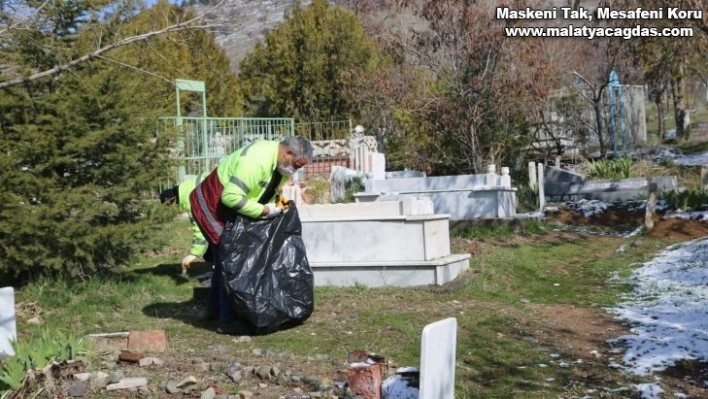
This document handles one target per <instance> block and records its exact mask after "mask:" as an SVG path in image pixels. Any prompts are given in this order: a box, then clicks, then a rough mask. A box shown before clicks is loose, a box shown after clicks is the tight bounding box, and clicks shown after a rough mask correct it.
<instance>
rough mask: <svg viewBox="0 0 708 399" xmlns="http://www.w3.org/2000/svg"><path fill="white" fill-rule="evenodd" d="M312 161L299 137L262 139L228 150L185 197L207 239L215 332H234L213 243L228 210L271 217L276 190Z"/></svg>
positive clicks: (276, 209) (276, 211)
mask: <svg viewBox="0 0 708 399" xmlns="http://www.w3.org/2000/svg"><path fill="white" fill-rule="evenodd" d="M311 160H312V143H310V141H309V140H308V139H306V138H304V137H302V136H292V137H289V138H286V139H285V140H283V141H281V142H277V141H269V140H262V141H257V142H254V143H251V144H249V145H248V146H246V147H243V148H241V149H239V150H236V151H235V152H234V153H232V154H231V155H229V157H228V158H226V159H225V160H224V161H223V162H221V163H220V164H219V166H218V167H217V168H216V169H215V170H214V171H212V172H211V173H210V174H209V175H208V176H207V178H206V179H204V181H202V182H201V183H200V184H199V185H197V187H196V188H195V189H194V191H193V192H192V194H190V196H189V200H190V202H191V206H192V217H193V218H194V220H195V222H196V223H197V225H198V226H199V227H200V228H201V230H202V232H203V233H204V237H206V239H207V240H208V241H209V245H210V247H211V251H212V254H213V257H214V273H213V274H212V281H211V286H212V290H211V293H210V297H209V308H208V310H207V316H206V317H207V318H211V319H215V318H218V320H219V328H218V329H217V332H218V333H220V334H232V333H237V328H236V326H233V325H232V322H233V314H232V311H231V303H230V300H229V298H228V294H227V292H226V282H225V281H222V277H223V276H222V265H221V259H219V256H218V254H219V251H218V245H219V240H220V238H221V233H222V232H223V230H224V225H225V223H226V220H227V219H228V215H229V213H231V212H237V213H239V214H241V215H244V216H247V217H251V218H274V217H276V216H277V215H278V214H279V213H280V212H282V209H281V208H279V207H277V206H276V204H275V200H276V198H275V197H276V194H277V192H278V190H279V189H280V188H281V187H282V186H283V185H284V184H285V183H286V182H287V181H288V179H289V178H290V176H292V174H293V173H295V172H296V171H297V170H298V169H301V168H302V167H304V166H305V165H307V163H308V162H310V161H311Z"/></svg>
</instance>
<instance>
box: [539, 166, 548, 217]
mask: <svg viewBox="0 0 708 399" xmlns="http://www.w3.org/2000/svg"><path fill="white" fill-rule="evenodd" d="M537 169H538V208H539V209H538V210H539V211H541V212H543V208H544V207H545V206H546V192H545V191H544V189H543V184H544V180H543V164H542V163H539V164H538V167H537Z"/></svg>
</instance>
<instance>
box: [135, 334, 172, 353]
mask: <svg viewBox="0 0 708 399" xmlns="http://www.w3.org/2000/svg"><path fill="white" fill-rule="evenodd" d="M128 350H130V351H135V352H164V351H166V350H167V334H165V332H164V331H162V330H147V331H131V332H130V335H129V336H128Z"/></svg>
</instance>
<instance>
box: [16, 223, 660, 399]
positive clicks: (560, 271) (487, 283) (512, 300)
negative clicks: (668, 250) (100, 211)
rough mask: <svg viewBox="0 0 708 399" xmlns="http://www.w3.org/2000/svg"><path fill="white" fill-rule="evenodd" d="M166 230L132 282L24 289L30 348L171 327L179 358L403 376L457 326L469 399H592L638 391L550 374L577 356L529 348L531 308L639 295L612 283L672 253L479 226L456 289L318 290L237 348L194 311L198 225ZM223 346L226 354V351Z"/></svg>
mask: <svg viewBox="0 0 708 399" xmlns="http://www.w3.org/2000/svg"><path fill="white" fill-rule="evenodd" d="M166 231H169V232H171V233H172V234H174V237H173V245H172V247H170V248H166V249H165V250H164V251H162V252H161V253H159V254H151V255H150V256H148V257H145V258H144V259H142V261H141V262H140V263H139V264H136V265H135V266H134V267H133V268H132V269H130V270H127V271H125V272H123V273H118V274H116V275H115V276H112V277H105V276H104V277H100V276H95V277H91V278H88V279H87V280H85V281H68V280H65V279H59V280H51V279H41V280H39V281H36V282H34V283H31V284H29V285H27V286H25V287H21V288H20V289H18V291H17V298H16V302H17V304H18V307H19V308H23V306H25V305H27V304H34V307H35V308H36V309H39V315H40V316H41V317H42V318H43V319H44V321H45V325H44V326H41V327H40V326H35V325H31V324H28V323H27V322H26V318H24V317H20V318H19V325H18V331H19V339H20V340H28V339H30V337H31V336H32V335H33V334H38V333H40V331H41V330H42V329H44V328H49V329H56V330H57V331H69V328H70V327H71V329H72V330H73V331H75V332H76V333H77V334H82V335H84V334H90V333H108V332H119V331H131V330H141V329H163V330H165V331H166V332H167V334H168V336H169V337H170V350H171V352H173V353H176V354H182V355H184V356H187V357H192V356H217V355H215V353H223V354H224V356H227V357H228V358H230V359H233V358H234V357H235V358H239V357H240V356H245V355H247V354H248V353H250V350H251V349H252V348H254V347H260V348H265V349H268V350H270V351H272V352H274V353H288V354H291V355H292V356H294V357H295V358H297V359H306V358H308V357H309V358H312V357H321V358H324V359H341V358H344V357H346V354H347V353H348V352H349V351H350V350H353V349H364V350H367V351H370V352H375V353H378V354H383V355H385V356H386V357H387V358H389V359H391V360H393V361H394V362H395V364H396V365H398V366H406V365H413V366H418V365H419V364H418V363H419V356H420V334H421V331H422V329H423V327H424V326H425V325H426V324H428V323H430V322H433V321H436V320H440V319H443V318H446V317H455V318H457V320H458V341H457V363H458V368H457V370H456V383H457V392H458V397H460V398H512V397H513V398H558V397H561V395H566V394H569V393H573V394H578V395H579V396H583V392H584V391H583V390H584V389H587V388H593V387H594V388H597V389H601V388H602V387H604V386H610V385H611V384H613V383H616V384H620V385H621V384H626V383H627V381H626V380H625V379H624V377H622V376H621V375H620V374H619V373H613V372H612V371H610V370H607V367H606V364H602V365H597V369H592V368H591V367H593V366H592V365H584V366H583V367H570V368H559V367H547V368H542V367H540V366H539V364H543V363H546V364H548V363H549V361H550V359H549V354H550V353H555V352H560V351H563V350H567V348H564V347H554V345H555V344H556V343H554V342H553V340H552V339H551V340H546V341H542V342H535V341H532V340H528V339H526V337H528V336H534V335H537V334H538V331H541V330H544V329H545V328H546V326H545V325H544V324H543V320H537V319H534V318H532V317H530V316H529V311H530V308H528V307H529V306H532V305H544V306H553V305H567V306H583V307H591V306H606V305H611V304H613V303H614V302H615V301H616V300H617V294H618V293H620V292H622V291H623V290H626V289H628V287H626V286H609V285H608V284H607V279H608V277H609V276H610V275H611V274H613V273H620V274H625V275H626V274H627V273H628V272H629V271H630V270H631V268H632V266H631V265H633V264H636V263H637V262H641V261H645V260H647V259H649V257H651V255H652V253H654V252H655V251H656V250H658V249H660V248H662V247H663V244H662V243H660V242H656V241H653V240H651V239H648V238H642V240H643V241H644V243H643V245H642V246H641V250H627V251H625V252H624V253H621V254H616V253H615V251H616V249H617V248H618V247H619V246H621V245H622V244H626V243H627V240H625V239H610V238H602V239H592V238H585V239H581V238H577V237H571V236H570V235H567V236H562V235H551V234H549V232H550V231H552V227H551V226H547V225H545V224H543V223H541V222H538V221H534V222H528V223H527V224H525V225H524V226H522V227H519V226H516V227H508V226H507V227H491V226H488V227H484V228H473V227H469V228H467V229H463V230H461V232H457V233H455V234H456V235H455V237H453V239H454V240H470V239H472V238H474V239H475V240H478V241H480V242H482V245H483V246H482V250H481V251H480V252H479V253H475V254H474V256H472V258H471V261H470V266H471V267H470V270H469V271H467V272H466V273H464V274H463V275H462V276H460V277H458V279H456V280H455V281H454V282H453V283H451V284H449V285H448V286H444V287H416V288H367V287H365V286H362V285H358V286H354V287H348V288H332V287H317V288H316V291H315V293H316V297H315V298H316V299H315V300H316V302H315V303H316V308H315V312H314V314H313V315H312V317H311V318H310V319H309V320H308V321H307V322H306V323H305V324H304V325H302V326H299V327H297V328H293V329H289V330H285V331H280V332H277V333H275V334H271V335H266V336H259V337H254V338H253V340H252V341H251V342H248V343H236V342H234V341H233V340H232V337H228V336H222V335H218V334H216V333H215V332H213V331H212V330H210V329H208V328H206V327H205V326H203V325H200V324H199V323H197V322H195V321H194V316H195V315H196V314H195V312H196V311H198V310H201V309H200V306H201V304H199V303H196V302H195V301H194V300H192V299H191V296H192V289H193V287H194V286H195V284H196V283H195V282H194V281H192V280H186V279H182V278H181V277H180V276H179V272H180V268H179V259H180V258H181V256H182V255H183V252H184V251H185V250H186V249H187V248H188V246H189V239H190V237H189V232H190V230H189V226H188V223H187V222H186V221H184V220H179V221H176V222H175V223H174V224H173V225H170V226H166ZM519 237H521V238H524V239H522V240H518V238H519ZM203 266H204V265H201V266H200V265H198V266H196V268H195V269H190V274H191V275H197V274H199V273H201V272H204V271H206V269H205V268H203ZM200 267H202V269H200ZM217 346H218V347H221V348H222V352H218V351H215V349H214V348H215V347H217ZM588 368H591V369H590V371H589V370H588ZM294 371H295V370H294ZM299 372H302V373H306V372H307V370H299ZM589 372H592V373H596V374H597V375H598V376H600V377H601V378H599V377H598V378H599V381H598V382H596V383H595V385H593V383H592V382H591V381H586V382H585V383H584V384H582V386H580V385H578V386H577V387H576V385H577V381H579V380H582V379H583V378H584V377H583V375H586V374H587V373H589ZM330 378H332V379H333V378H336V377H335V376H334V375H332V376H330ZM549 378H553V379H554V380H553V381H554V382H549V381H547V379H549ZM572 381H576V382H575V383H572ZM154 382H157V381H154ZM574 384H575V385H574Z"/></svg>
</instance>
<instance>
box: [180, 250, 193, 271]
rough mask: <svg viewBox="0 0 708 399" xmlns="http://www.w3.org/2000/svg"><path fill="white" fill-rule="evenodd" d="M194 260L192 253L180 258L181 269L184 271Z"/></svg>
mask: <svg viewBox="0 0 708 399" xmlns="http://www.w3.org/2000/svg"><path fill="white" fill-rule="evenodd" d="M195 260H197V257H196V256H194V255H192V254H189V255H187V256H185V257H184V258H182V271H186V270H187V269H188V268H189V266H192V262H194V261H195Z"/></svg>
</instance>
